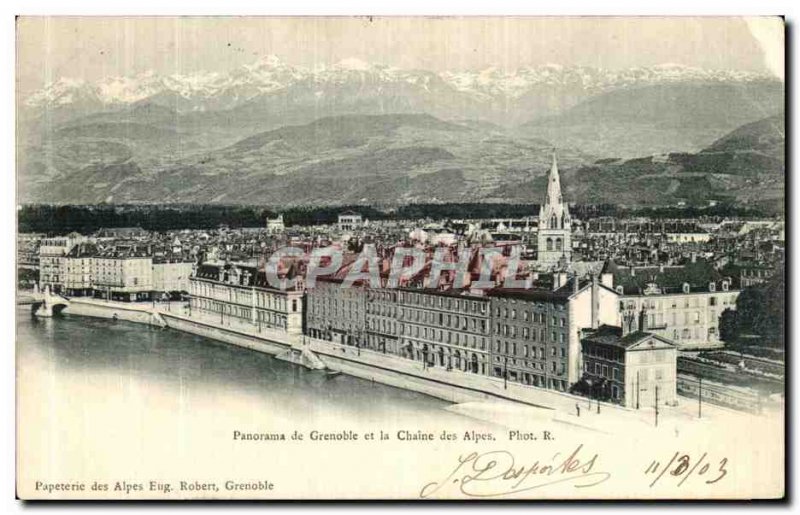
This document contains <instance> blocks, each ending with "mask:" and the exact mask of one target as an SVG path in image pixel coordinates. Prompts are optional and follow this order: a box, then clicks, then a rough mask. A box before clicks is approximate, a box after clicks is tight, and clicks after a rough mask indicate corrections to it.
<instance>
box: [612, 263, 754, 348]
mask: <svg viewBox="0 0 800 515" xmlns="http://www.w3.org/2000/svg"><path fill="white" fill-rule="evenodd" d="M606 270H607V273H605V274H604V277H606V278H607V282H608V285H609V286H611V287H613V288H614V290H615V291H617V292H618V293H619V307H618V313H619V316H618V318H619V320H618V321H617V323H616V324H615V325H620V323H621V318H622V313H623V312H624V311H631V310H633V311H636V312H637V313H639V312H641V311H645V312H646V316H647V326H648V328H649V329H648V331H649V332H651V333H653V334H657V335H659V336H661V337H663V338H667V339H669V340H671V341H673V342H675V343H676V344H678V346H679V348H684V349H685V348H703V347H714V346H718V345H720V344H721V343H722V342H721V341H720V338H719V319H720V315H721V314H722V312H723V311H725V310H726V309H736V299H737V298H738V297H739V293H740V290H738V289H735V288H733V287H732V281H731V279H730V278H727V277H722V276H721V275H720V274H719V273H718V272H716V271H715V270H713V269H712V268H711V267H710V266H709V265H706V264H703V263H700V262H697V263H693V264H689V265H686V266H680V267H640V268H629V267H613V266H611V267H609V266H608V264H607V266H606Z"/></svg>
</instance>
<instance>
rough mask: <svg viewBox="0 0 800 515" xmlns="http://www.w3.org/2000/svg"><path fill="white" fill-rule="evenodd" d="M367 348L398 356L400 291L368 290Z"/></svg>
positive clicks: (386, 289) (387, 289)
mask: <svg viewBox="0 0 800 515" xmlns="http://www.w3.org/2000/svg"><path fill="white" fill-rule="evenodd" d="M366 293H367V302H366V307H367V320H366V323H367V348H369V349H372V350H375V351H378V352H383V353H386V354H398V353H399V350H400V347H399V337H400V323H399V322H398V318H397V315H398V310H399V308H398V305H397V295H398V291H397V290H395V289H389V288H378V289H369V290H367V292H366Z"/></svg>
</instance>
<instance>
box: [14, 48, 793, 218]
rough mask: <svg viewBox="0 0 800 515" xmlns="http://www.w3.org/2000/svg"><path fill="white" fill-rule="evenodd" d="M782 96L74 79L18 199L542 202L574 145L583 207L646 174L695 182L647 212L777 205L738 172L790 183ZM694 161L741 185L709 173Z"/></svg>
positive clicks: (694, 85)
mask: <svg viewBox="0 0 800 515" xmlns="http://www.w3.org/2000/svg"><path fill="white" fill-rule="evenodd" d="M783 98H784V84H783V82H781V81H778V80H775V79H772V78H770V77H768V76H764V75H759V74H754V73H748V72H736V71H708V70H700V69H696V68H688V67H684V66H679V65H662V66H656V67H651V68H636V69H629V70H601V69H596V68H588V67H563V66H557V65H545V66H537V67H525V68H520V69H519V70H516V71H513V72H505V71H500V70H497V69H487V70H482V71H465V72H439V73H436V72H431V71H424V70H401V69H397V68H393V67H389V66H382V65H374V64H368V63H364V62H362V61H359V60H357V59H346V60H344V61H341V62H339V63H337V64H336V65H333V66H331V67H328V68H317V69H308V68H303V67H298V66H292V65H289V64H286V63H283V62H281V61H280V60H279V59H277V58H276V57H274V56H270V57H268V58H266V59H263V60H261V61H259V62H256V63H254V64H252V65H247V66H243V67H240V68H236V69H234V70H233V71H231V72H228V73H198V74H192V75H171V76H159V75H157V74H155V73H152V72H148V73H144V74H140V75H138V76H135V77H118V78H106V79H103V80H100V81H97V82H87V81H82V80H70V79H65V78H62V79H60V80H58V81H56V82H55V83H53V84H50V85H48V86H47V87H45V88H44V89H42V90H41V91H38V92H35V93H34V94H32V95H30V96H29V97H27V98H26V99H24V101H23V102H22V103H21V105H20V108H19V109H18V135H19V140H20V144H19V145H18V152H17V157H18V170H19V173H18V179H19V180H18V194H19V199H20V201H21V202H54V203H81V202H167V201H172V202H225V203H235V202H248V203H264V204H271V205H281V204H337V203H343V202H426V201H434V202H436V201H442V202H444V201H453V200H476V201H489V200H491V201H504V200H508V199H513V200H525V201H537V200H538V193H536V187H537V185H538V181H540V180H541V178H542V176H543V173H544V171H545V170H546V168H547V162H548V160H549V152H550V149H551V148H552V147H553V146H557V147H558V148H559V157H560V159H561V162H562V168H563V169H564V170H565V173H566V174H567V176H569V175H570V174H576V175H575V177H574V178H575V179H580V184H572V185H569V181H565V182H566V183H567V184H568V186H567V190H568V196H570V195H571V196H573V197H574V200H576V201H583V200H587V199H592V201H597V200H602V199H611V200H613V199H615V198H617V197H616V196H615V195H617V193H616V192H615V191H614V190H615V188H616V187H617V186H620V185H621V186H624V184H625V183H624V181H623V182H620V180H622V179H620V178H623V177H624V178H626V180H627V179H630V178H631V177H630V173H633V172H631V169H632V168H631V167H633V169H635V170H637V172H636V173H642V171H646V172H647V173H646V174H645V175H648V174H650V175H652V174H655V175H658V176H664V175H665V174H666V175H667V176H670V177H672V176H674V175H676V174H678V175H680V174H681V173H682V174H684V175H681V177H680V178H678V179H675V178H670V179H669V180H667V179H666V177H660V178H659V179H658V180H659V181H662V182H658V185H659V188H660V190H659V191H660V192H661V193H663V192H665V191H666V192H667V193H666V194H664V195H663V196H661V197H660V196H658V195H653V194H652V192H648V191H641V192H638V191H636V190H634V191H632V192H631V196H629V197H626V198H627V200H629V201H631V203H645V204H646V203H658V202H671V201H674V200H675V199H678V198H684V197H686V198H689V197H692V198H693V197H695V196H697V195H694V196H693V195H684V193H686V191H684V190H685V189H686V188H682V187H681V186H680V185H677V186H676V183H675V181H676V180H677V181H678V182H679V183H680V184H684V182H686V180H687V178H688V177H689V176H690V175H691V174H701V175H702V174H705V175H708V176H709V177H711V178H712V179H713V180H712V179H709V180H710V181H711V182H709V188H710V189H713V188H721V191H723V192H727V193H723V194H722V195H721V196H722V197H725V195H729V196H730V198H733V199H739V197H742V196H743V195H744V196H745V197H747V195H756V196H757V195H759V194H760V193H764V194H765V195H766V197H768V198H773V199H774V196H775V191H774V189H773V190H769V191H766V190H762V189H761V188H755V189H753V188H751V189H750V190H748V192H742V193H737V192H736V191H733V190H735V188H737V187H739V186H740V185H742V184H744V183H741V181H740V180H739V179H736V180H732V181H729V180H728V179H726V178H725V177H722V176H726V175H735V176H736V177H743V176H748V177H749V176H750V175H751V170H753V169H756V168H757V166H758V163H759V161H758V159H759V156H762V155H766V156H767V158H766V159H768V161H769V166H768V167H767V169H764V170H763V173H764V174H766V175H769V176H770V177H772V175H770V174H772V173H773V172H774V171H775V169H776V167H778V168H781V169H782V166H783V154H782V147H781V146H780V145H779V144H778V142H777V141H773V140H772V139H770V138H774V137H778V136H775V134H776V132H775V131H774V130H773V129H775V124H774V123H772V124H771V123H770V122H759V120H772V121H773V122H774V121H775V120H778V119H779V120H781V121H782V114H783ZM754 122H755V125H749V124H754ZM759 124H761V125H759ZM740 127H741V129H740ZM748 127H749V128H748ZM737 131H738V132H737ZM751 133H752V134H755V133H758V134H762V133H768V134H769V135H770V136H765V137H766V138H767V139H766V140H765V142H762V143H761V144H762V146H763V145H766V147H764V148H761V149H760V150H759V149H756V148H751V147H753V145H754V143H753V142H752V141H750V139H748V137H746V136H747V135H748V134H751ZM737 134H738V135H737ZM782 138H783V134H782V132H780V136H779V137H778V139H780V140H781V142H782ZM767 140H768V141H767ZM781 144H782V143H781ZM767 147H769V148H767ZM779 153H780V155H778V154H779ZM722 155H725V156H729V155H730V156H736V158H735V159H733V160H731V161H725V160H724V159H723V158H722V157H720V156H722ZM653 156H655V157H653ZM663 156H668V157H663ZM682 156H683V157H682ZM685 156H695V157H693V158H692V159H695V160H696V161H697V162H702V163H706V164H708V163H709V162H710V161H709V159H711V160H712V161H714V162H715V163H717V161H716V160H715V159H722V161H724V162H725V163H726V164H725V165H724V166H723V165H720V166H723V168H725V167H727V166H731V167H733V168H735V169H736V170H737V171H736V173H734V174H728V173H727V172H726V171H725V170H727V168H726V169H725V170H723V171H722V172H718V171H709V170H706V169H698V168H697V166H696V165H692V164H691V163H690V164H687V162H686V159H689V158H687V157H685ZM697 156H703V157H697ZM709 156H717V157H716V158H711V157H709ZM743 156H747V157H746V158H744V157H743ZM647 159H650V162H649V163H650V164H647V165H645V164H643V163H644V161H642V160H647ZM703 159H705V161H703ZM776 160H777V161H776ZM689 161H691V159H689ZM722 161H720V162H722ZM692 162H694V161H692ZM626 163H638V164H626ZM776 163H777V164H776ZM717 164H719V163H717ZM762 164H763V163H762ZM687 166H688V168H689V169H690V170H692V171H688V170H683V169H684V168H685V167H687ZM693 166H694V167H693ZM704 166H705V165H704ZM754 167H756V168H754ZM678 168H680V169H681V170H683V171H682V172H680V173H679V172H678V171H677V169H678ZM759 169H760V168H759ZM614 174H618V176H612V175H614ZM685 174H689V175H685ZM715 177H716V178H715ZM600 178H603V180H600ZM726 181H727V182H726ZM662 183H663V184H668V187H667V189H666V190H665V189H664V188H661V186H663V184H662ZM642 184H643V185H648V184H649V183H648V181H647V180H645V181H644V182H643V183H642ZM780 186H781V188H782V183H781V185H780ZM531 188H533V189H531ZM707 189H708V188H707ZM729 190H731V191H729ZM698 191H704V190H703V188H701V189H700V190H698ZM781 191H782V190H781ZM758 192H760V193H758ZM745 193H747V195H745ZM633 195H641V199H640V200H639V201H637V200H636V198H634V197H633ZM682 195H683V196H682ZM698 195H699V197H703V195H704V194H702V193H698ZM699 197H698V198H697V199H695V198H693V200H699ZM741 200H743V201H744V200H746V201H755V200H759V199H757V198H751V197H747V198H746V199H745V198H742V199H741Z"/></svg>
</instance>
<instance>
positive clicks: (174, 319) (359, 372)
mask: <svg viewBox="0 0 800 515" xmlns="http://www.w3.org/2000/svg"><path fill="white" fill-rule="evenodd" d="M63 312H64V314H65V315H68V316H92V317H100V318H110V319H117V320H123V321H128V322H133V323H139V324H146V325H150V326H161V327H167V328H171V329H175V330H178V331H181V332H184V333H189V334H195V335H198V336H202V337H206V338H210V339H213V340H216V341H220V342H224V343H227V344H230V345H235V346H238V347H242V348H246V349H250V350H254V351H257V352H262V353H265V354H270V355H273V356H278V357H280V356H284V357H285V356H287V355H291V354H292V353H295V354H297V353H299V352H300V350H302V349H304V350H305V351H306V352H308V351H310V352H311V353H313V355H314V356H315V357H316V358H317V359H319V360H320V361H321V362H322V363H323V364H324V366H325V367H326V368H328V369H330V370H335V371H339V372H342V373H344V374H347V375H350V376H353V377H358V378H361V379H365V380H368V381H372V382H375V383H381V384H385V385H389V386H394V387H397V388H402V389H405V390H410V391H414V392H418V393H422V394H426V395H429V396H431V397H435V398H438V399H442V400H445V401H449V402H452V403H456V404H468V403H483V404H487V403H488V404H492V403H494V404H497V403H503V404H509V405H512V406H513V405H516V406H518V407H520V408H537V409H538V410H539V411H543V412H545V413H549V414H548V415H545V416H544V418H548V419H551V420H553V421H558V422H565V423H568V424H572V425H576V426H580V427H582V428H584V429H590V430H592V431H601V432H607V433H616V432H618V431H621V430H630V429H631V426H634V427H640V428H641V429H643V430H644V429H652V428H654V427H655V420H656V416H655V409H654V408H653V407H643V408H642V409H640V410H633V409H629V408H624V407H621V406H618V405H614V404H608V403H599V405H598V403H597V402H596V401H590V400H588V399H586V398H582V397H577V396H574V395H571V394H567V393H561V392H555V391H550V390H543V389H540V388H534V387H530V386H525V385H521V384H517V383H512V382H508V383H505V382H504V381H503V380H502V379H499V378H493V377H486V376H479V375H475V374H470V373H467V372H462V371H457V370H449V371H448V370H446V369H442V368H439V367H424V366H423V364H422V363H420V362H417V361H412V360H408V359H404V358H401V357H399V356H394V355H389V354H384V353H380V352H376V351H371V350H367V349H357V348H355V347H350V346H345V345H341V344H338V343H333V342H329V341H324V340H318V339H314V338H309V337H305V338H303V337H302V336H300V335H294V336H293V335H289V334H287V333H285V332H283V331H279V330H275V329H271V328H266V327H256V326H253V325H252V324H250V323H248V322H246V321H237V320H235V319H234V320H230V319H226V320H224V321H221V320H219V319H217V318H216V317H213V316H211V315H208V314H200V313H192V314H190V313H189V312H188V310H186V309H185V308H184V306H182V305H179V304H177V303H173V304H168V305H161V304H156V305H154V304H152V303H143V304H130V303H120V302H108V301H102V300H98V299H81V298H75V299H70V305H69V306H68V307H66V308H65V309H64V311H63ZM290 361H292V360H290ZM695 412H696V408H695V401H693V400H692V399H688V398H681V402H680V403H679V405H678V406H659V415H658V418H660V423H659V426H660V429H662V430H665V429H666V428H667V427H671V428H678V427H679V426H682V425H684V424H686V423H687V422H694V421H696V414H695ZM715 414H716V415H717V416H718V417H720V418H729V417H730V416H731V415H733V414H734V412H732V411H730V410H725V409H724V408H720V407H716V406H708V407H705V406H704V413H703V416H704V420H703V422H707V421H709V420H710V419H712V418H715ZM735 415H737V416H738V415H739V414H735ZM742 416H744V415H742Z"/></svg>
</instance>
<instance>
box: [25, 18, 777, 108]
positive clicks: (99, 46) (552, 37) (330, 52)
mask: <svg viewBox="0 0 800 515" xmlns="http://www.w3.org/2000/svg"><path fill="white" fill-rule="evenodd" d="M783 48H784V46H783V22H782V20H780V19H779V18H774V17H773V18H761V19H753V18H749V19H744V18H736V17H683V18H678V17H626V18H619V17H616V18H615V17H594V18H591V17H572V18H566V17H430V18H409V17H373V18H367V17H283V18H281V17H272V18H268V17H224V18H208V17H116V18H113V17H20V18H18V20H17V87H18V91H19V93H21V94H22V95H25V94H28V93H30V92H33V91H35V90H37V89H39V88H41V87H43V86H44V85H45V84H47V83H50V82H53V81H55V80H58V79H59V78H61V77H68V78H80V79H85V80H88V81H95V80H98V79H102V78H104V77H108V76H126V75H127V76H130V75H136V74H139V73H142V72H146V71H149V70H153V71H155V72H156V73H159V74H174V73H192V72H197V71H220V72H224V71H228V70H230V69H232V68H235V67H238V66H241V65H244V64H250V63H252V62H254V61H256V60H258V59H259V58H261V57H264V56H267V55H271V54H274V55H277V56H278V57H279V58H280V59H281V60H283V61H285V62H287V63H289V64H293V65H303V66H308V67H314V66H319V65H325V66H328V65H331V64H333V63H336V62H338V61H340V60H342V59H345V58H357V59H361V60H363V61H367V62H370V63H380V64H386V65H391V66H397V67H400V68H410V69H426V70H431V71H445V70H450V71H457V70H467V69H483V68H487V67H489V66H493V67H496V68H499V69H502V70H514V69H516V68H518V67H520V66H526V65H538V64H547V63H556V64H562V65H565V66H569V65H583V66H595V67H603V68H611V69H618V68H628V67H635V66H652V65H657V64H664V63H676V64H683V65H687V66H696V67H700V68H707V69H725V70H746V71H756V72H765V73H769V72H772V73H773V74H775V75H778V76H779V77H781V78H783V59H784V55H783Z"/></svg>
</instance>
